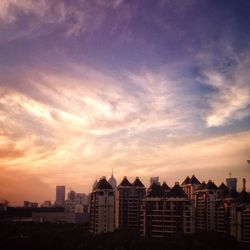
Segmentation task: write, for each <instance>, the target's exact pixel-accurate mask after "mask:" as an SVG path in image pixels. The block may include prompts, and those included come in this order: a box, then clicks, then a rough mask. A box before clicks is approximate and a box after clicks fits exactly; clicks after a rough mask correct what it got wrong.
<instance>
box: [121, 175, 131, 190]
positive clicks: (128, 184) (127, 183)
mask: <svg viewBox="0 0 250 250" xmlns="http://www.w3.org/2000/svg"><path fill="white" fill-rule="evenodd" d="M131 186H132V184H131V183H130V182H129V181H128V178H127V176H124V178H123V180H122V181H121V183H120V184H119V185H118V187H131Z"/></svg>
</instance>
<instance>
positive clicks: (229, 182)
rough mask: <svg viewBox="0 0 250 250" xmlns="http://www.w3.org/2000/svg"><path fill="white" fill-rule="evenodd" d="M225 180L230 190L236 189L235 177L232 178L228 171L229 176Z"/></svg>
mask: <svg viewBox="0 0 250 250" xmlns="http://www.w3.org/2000/svg"><path fill="white" fill-rule="evenodd" d="M226 181H227V187H228V188H229V189H230V190H232V189H234V190H237V178H232V177H231V173H230V178H227V179H226Z"/></svg>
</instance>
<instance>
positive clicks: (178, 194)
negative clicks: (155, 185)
mask: <svg viewBox="0 0 250 250" xmlns="http://www.w3.org/2000/svg"><path fill="white" fill-rule="evenodd" d="M167 197H168V198H170V197H173V198H188V196H187V195H186V193H185V192H184V191H183V189H182V188H181V186H180V185H179V184H175V185H174V187H173V188H172V189H171V190H170V191H169V192H168V194H167Z"/></svg>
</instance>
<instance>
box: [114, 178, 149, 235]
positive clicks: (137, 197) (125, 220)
mask: <svg viewBox="0 0 250 250" xmlns="http://www.w3.org/2000/svg"><path fill="white" fill-rule="evenodd" d="M145 194H146V188H145V186H144V185H143V183H142V182H141V181H140V179H139V177H136V179H135V181H134V182H133V183H132V184H131V183H130V182H129V180H128V179H127V177H124V178H123V180H122V182H121V183H120V184H119V185H118V187H117V193H116V210H117V211H116V227H118V228H129V229H132V230H135V231H137V232H138V233H139V228H140V207H141V204H142V199H143V198H144V197H145Z"/></svg>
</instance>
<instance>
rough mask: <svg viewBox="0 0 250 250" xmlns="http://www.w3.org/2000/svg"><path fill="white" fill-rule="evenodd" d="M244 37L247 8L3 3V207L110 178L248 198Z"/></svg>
mask: <svg viewBox="0 0 250 250" xmlns="http://www.w3.org/2000/svg"><path fill="white" fill-rule="evenodd" d="M249 27H250V2H249V1H248V0H245V1H243V0H238V1H229V0H227V1H226V0H225V1H223V0H221V1H213V0H210V1H206V0H203V1H198V0H196V1H195V0H189V1H178V0H165V1H164V0H159V1H150V0H147V1H144V0H137V1H136V0H135V1H129V0H127V1H126V0H124V1H123V0H109V1H105V0H102V1H100V0H96V1H95V0H93V1H87V0H76V1H74V0H72V1H66V0H65V1H59V0H53V1H50V0H36V1H35V0H34V1H32V0H19V1H15V0H2V1H0V182H1V186H0V199H8V200H10V201H11V202H12V204H20V203H21V202H22V201H23V200H24V199H26V200H37V201H43V200H45V199H51V200H53V199H54V193H55V185H57V184H65V185H66V186H67V187H68V188H69V187H71V188H73V189H75V190H76V191H78V192H89V191H90V190H91V185H92V183H93V182H94V180H95V178H98V177H101V176H103V175H106V176H109V175H110V173H111V169H112V168H114V172H115V176H116V177H117V179H118V182H119V181H120V180H121V178H122V177H123V176H124V175H126V176H128V177H129V178H131V179H133V178H135V177H136V176H140V177H141V179H142V180H143V181H144V183H145V184H146V185H148V180H149V177H150V176H159V177H160V179H161V180H166V181H167V183H168V185H170V186H172V185H173V184H174V182H175V181H182V180H183V179H184V178H185V177H186V175H192V174H195V175H196V176H197V177H198V178H199V179H200V181H202V180H208V179H212V180H213V181H215V182H216V183H217V184H219V183H220V182H221V181H225V178H226V177H228V173H229V172H232V175H233V176H235V177H238V178H239V185H238V186H239V190H240V189H241V178H242V177H246V178H247V181H248V188H249V183H250V171H249V168H250V166H248V165H247V163H246V160H247V158H250V71H249V68H250V60H249V58H250V29H249ZM17 190H18V191H19V192H18V193H17Z"/></svg>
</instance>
